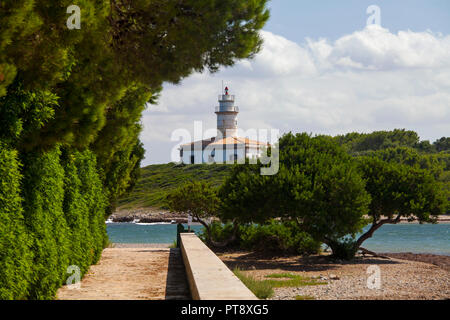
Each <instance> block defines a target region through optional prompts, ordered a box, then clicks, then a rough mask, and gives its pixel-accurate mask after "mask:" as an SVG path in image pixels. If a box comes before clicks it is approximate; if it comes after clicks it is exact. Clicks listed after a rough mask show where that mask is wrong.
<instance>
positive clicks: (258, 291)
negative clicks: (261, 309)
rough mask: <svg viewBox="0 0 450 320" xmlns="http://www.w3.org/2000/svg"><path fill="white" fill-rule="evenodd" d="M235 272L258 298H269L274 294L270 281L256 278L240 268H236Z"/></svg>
mask: <svg viewBox="0 0 450 320" xmlns="http://www.w3.org/2000/svg"><path fill="white" fill-rule="evenodd" d="M233 272H234V274H235V275H236V276H237V277H238V278H239V279H240V280H241V281H242V282H243V283H244V284H245V286H246V287H247V288H249V289H250V291H251V292H253V294H254V295H255V296H256V297H257V298H258V299H268V298H270V297H272V296H273V294H274V291H273V287H272V286H271V285H270V284H269V283H268V282H266V281H264V280H263V281H261V280H256V279H255V278H253V277H251V276H248V275H246V274H244V273H243V272H242V270H240V269H239V268H236V269H234V270H233Z"/></svg>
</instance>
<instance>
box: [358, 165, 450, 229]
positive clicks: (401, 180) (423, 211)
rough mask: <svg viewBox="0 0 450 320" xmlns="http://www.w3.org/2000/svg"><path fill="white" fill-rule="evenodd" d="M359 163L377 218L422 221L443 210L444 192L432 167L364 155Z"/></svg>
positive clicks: (371, 206) (373, 212)
mask: <svg viewBox="0 0 450 320" xmlns="http://www.w3.org/2000/svg"><path fill="white" fill-rule="evenodd" d="M359 162H360V168H361V171H362V173H363V176H364V179H365V181H366V189H367V191H368V192H369V193H370V195H371V197H372V201H371V203H370V207H369V215H370V216H371V217H372V218H373V219H374V220H379V219H380V218H381V217H382V216H385V217H388V218H393V217H394V216H396V217H397V216H400V217H406V218H411V217H412V216H415V217H417V218H418V219H419V221H421V222H432V221H433V215H434V216H436V215H439V214H442V213H443V210H444V208H445V206H446V199H445V195H444V193H443V190H442V187H441V185H440V184H439V183H438V182H437V181H436V180H435V178H434V177H433V175H432V174H431V173H430V171H429V170H424V169H420V168H418V167H416V166H408V165H404V164H399V163H396V162H386V161H384V160H382V159H379V158H378V157H364V158H361V159H359Z"/></svg>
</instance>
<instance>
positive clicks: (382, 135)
mask: <svg viewBox="0 0 450 320" xmlns="http://www.w3.org/2000/svg"><path fill="white" fill-rule="evenodd" d="M334 139H335V140H336V141H337V142H338V143H339V144H341V145H343V146H344V147H345V148H346V149H347V150H348V152H350V153H359V152H363V151H370V150H372V151H373V150H382V149H387V148H393V147H414V146H416V145H417V144H418V143H419V135H418V134H417V133H416V132H414V131H407V130H405V129H395V130H392V131H375V132H372V133H356V132H352V133H347V134H346V135H340V136H336V137H335V138H334Z"/></svg>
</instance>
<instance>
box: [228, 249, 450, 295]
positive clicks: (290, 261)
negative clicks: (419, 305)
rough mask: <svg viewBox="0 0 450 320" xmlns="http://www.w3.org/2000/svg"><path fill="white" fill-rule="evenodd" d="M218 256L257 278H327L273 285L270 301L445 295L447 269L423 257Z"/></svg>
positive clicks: (449, 277)
mask: <svg viewBox="0 0 450 320" xmlns="http://www.w3.org/2000/svg"><path fill="white" fill-rule="evenodd" d="M220 258H221V259H222V260H223V261H224V262H225V263H226V264H227V265H228V267H229V268H230V269H233V268H234V267H240V268H241V269H243V270H247V271H246V272H247V273H248V274H250V275H253V276H254V277H255V278H257V279H261V280H262V279H264V277H265V276H266V275H269V274H273V273H282V272H290V273H294V274H299V275H302V276H305V277H312V278H318V279H322V280H323V281H325V282H327V284H326V285H317V286H306V287H299V288H276V289H275V295H274V297H273V298H272V299H275V300H292V299H295V297H296V296H298V295H300V296H309V297H313V298H314V299H317V300H364V299H376V300H378V299H383V300H398V299H401V300H403V299H408V300H409V299H422V300H430V299H450V272H448V271H446V270H445V269H442V268H440V267H438V266H435V265H432V264H429V263H424V262H418V261H407V260H400V259H394V258H389V259H381V258H372V257H358V258H357V259H356V260H354V261H352V262H344V261H333V260H331V259H330V258H329V257H327V256H312V257H300V256H296V257H278V258H269V257H264V256H258V254H254V253H223V254H220ZM370 266H376V267H378V268H379V271H380V276H381V277H380V280H381V281H380V285H381V286H380V288H379V289H369V288H368V278H369V277H371V276H373V274H374V273H373V271H370V270H369V271H370V272H369V273H368V268H369V267H370ZM376 267H375V268H376ZM372 268H373V267H372ZM332 279H334V280H332Z"/></svg>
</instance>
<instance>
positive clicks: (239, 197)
mask: <svg viewBox="0 0 450 320" xmlns="http://www.w3.org/2000/svg"><path fill="white" fill-rule="evenodd" d="M279 149H280V170H279V173H278V174H277V175H275V176H261V175H260V174H259V170H258V166H256V165H255V166H236V167H235V169H234V170H233V172H232V175H231V177H230V178H229V179H228V180H227V181H226V182H225V184H224V186H223V187H222V188H221V190H220V192H219V196H220V198H221V199H222V201H223V216H224V218H226V219H231V218H237V219H239V221H241V222H264V221H266V220H267V219H270V218H276V217H285V218H289V219H294V220H296V221H297V222H298V223H299V225H300V227H301V229H302V230H303V231H305V232H308V233H309V234H311V235H312V236H313V238H314V239H315V240H317V241H328V240H331V239H339V238H341V237H343V236H345V235H348V234H356V233H357V232H359V231H360V230H361V229H362V227H363V226H364V225H365V224H366V221H365V219H364V214H366V213H367V206H368V203H369V202H370V197H369V195H368V194H367V192H366V191H365V189H364V181H363V179H362V177H361V175H360V174H359V172H358V170H357V167H356V164H355V163H354V160H353V159H352V157H350V156H349V155H348V154H347V153H346V152H345V150H344V149H342V148H341V147H339V146H338V145H337V144H336V143H334V142H333V140H332V139H331V138H329V137H314V138H312V137H310V136H309V135H307V134H297V135H293V134H287V135H285V136H283V137H282V138H281V139H280V142H279Z"/></svg>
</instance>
